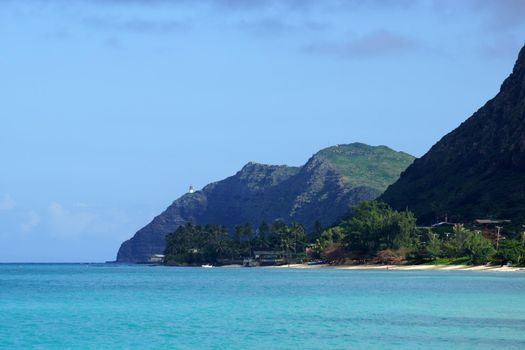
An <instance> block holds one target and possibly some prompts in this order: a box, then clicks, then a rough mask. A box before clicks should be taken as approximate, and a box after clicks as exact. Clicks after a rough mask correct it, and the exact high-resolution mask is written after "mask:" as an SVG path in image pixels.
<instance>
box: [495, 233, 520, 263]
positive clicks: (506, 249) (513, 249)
mask: <svg viewBox="0 0 525 350" xmlns="http://www.w3.org/2000/svg"><path fill="white" fill-rule="evenodd" d="M496 258H497V259H498V260H499V261H500V262H501V263H502V264H504V263H507V262H509V261H510V262H512V263H513V264H515V265H522V264H523V263H524V262H525V242H523V241H518V240H516V239H508V240H504V241H503V242H501V243H500V245H499V250H498V252H497V254H496Z"/></svg>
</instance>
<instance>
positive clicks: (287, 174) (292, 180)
mask: <svg viewBox="0 0 525 350" xmlns="http://www.w3.org/2000/svg"><path fill="white" fill-rule="evenodd" d="M413 159H414V157H412V156H410V155H408V154H406V153H403V152H395V151H393V150H391V149H389V148H388V147H385V146H378V147H372V146H368V145H364V144H360V143H354V144H349V145H338V146H334V147H330V148H326V149H324V150H322V151H320V152H318V153H317V154H315V155H314V156H313V157H312V158H310V159H309V160H308V162H307V163H306V164H305V165H304V166H302V167H288V166H274V165H263V164H257V163H248V164H247V165H246V166H244V167H243V168H242V169H241V170H240V171H239V172H238V173H237V174H235V175H234V176H231V177H229V178H226V179H224V180H222V181H218V182H215V183H211V184H209V185H207V186H206V187H204V188H203V189H202V190H201V191H197V192H195V193H188V194H185V195H183V196H182V197H180V198H179V199H177V200H176V201H174V202H173V203H172V204H171V205H170V206H169V207H168V208H167V209H166V210H165V211H164V212H163V213H162V214H160V215H159V216H157V217H156V218H155V219H153V221H152V222H151V223H150V224H148V225H146V226H145V227H144V228H142V229H141V230H139V231H138V232H137V233H136V234H135V236H133V238H131V239H130V240H128V241H126V242H124V243H123V244H122V246H121V247H120V249H119V252H118V255H117V261H120V262H143V261H147V260H148V258H149V257H150V256H151V255H152V254H156V253H162V252H163V251H164V243H165V242H164V239H165V236H166V234H168V233H170V232H173V231H174V230H175V229H176V228H177V227H178V226H179V225H182V224H184V223H186V222H193V223H199V224H224V225H227V226H228V227H229V228H230V229H231V228H233V227H234V226H235V225H236V224H241V223H250V224H252V225H254V226H256V225H259V224H260V223H261V222H262V221H266V222H272V221H273V220H275V219H282V220H284V221H286V222H292V221H297V222H300V223H303V224H305V225H306V226H307V227H311V226H312V225H313V223H314V222H315V221H316V220H319V221H320V222H321V223H323V224H331V223H332V222H334V221H335V220H336V219H337V218H338V217H340V216H341V215H343V214H345V213H346V212H347V211H348V208H349V205H351V204H356V203H358V202H360V201H363V200H371V199H374V198H376V197H377V196H378V195H379V194H381V193H382V192H383V191H384V190H385V188H386V187H387V185H388V184H390V183H392V182H394V181H395V180H396V179H397V178H398V177H399V174H400V173H401V172H402V171H403V170H404V169H405V168H406V167H407V166H408V165H409V164H410V163H411V162H412V161H413Z"/></svg>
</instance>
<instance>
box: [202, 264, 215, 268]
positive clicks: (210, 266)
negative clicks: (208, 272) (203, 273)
mask: <svg viewBox="0 0 525 350" xmlns="http://www.w3.org/2000/svg"><path fill="white" fill-rule="evenodd" d="M201 267H204V268H205V269H210V268H212V267H213V265H210V264H204V265H201Z"/></svg>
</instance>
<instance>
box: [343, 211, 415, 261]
mask: <svg viewBox="0 0 525 350" xmlns="http://www.w3.org/2000/svg"><path fill="white" fill-rule="evenodd" d="M339 226H340V227H342V228H343V230H344V232H345V242H346V245H347V248H348V250H350V251H352V252H354V253H356V254H358V255H362V256H365V257H371V256H374V255H375V254H376V253H377V252H378V251H380V250H385V249H401V248H405V249H406V250H407V251H410V250H412V249H415V248H416V247H417V243H418V234H417V229H416V218H415V217H414V215H413V214H412V213H411V212H409V211H408V210H407V211H404V212H398V211H395V210H393V209H392V208H390V207H389V206H388V205H387V204H385V203H382V202H377V201H374V202H362V203H360V204H358V205H357V206H356V207H354V208H353V216H352V218H351V219H350V220H348V221H344V222H342V223H341V224H340V225H339Z"/></svg>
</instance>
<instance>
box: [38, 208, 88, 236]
mask: <svg viewBox="0 0 525 350" xmlns="http://www.w3.org/2000/svg"><path fill="white" fill-rule="evenodd" d="M48 212H49V217H50V223H51V228H52V233H53V234H55V235H57V236H61V237H72V236H79V235H83V234H86V233H88V231H89V229H90V226H92V225H93V223H94V222H95V220H96V218H97V216H96V215H95V214H94V213H91V212H89V211H87V210H68V209H65V208H64V207H63V206H62V205H61V204H60V203H57V202H53V203H51V204H50V205H49V207H48Z"/></svg>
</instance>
